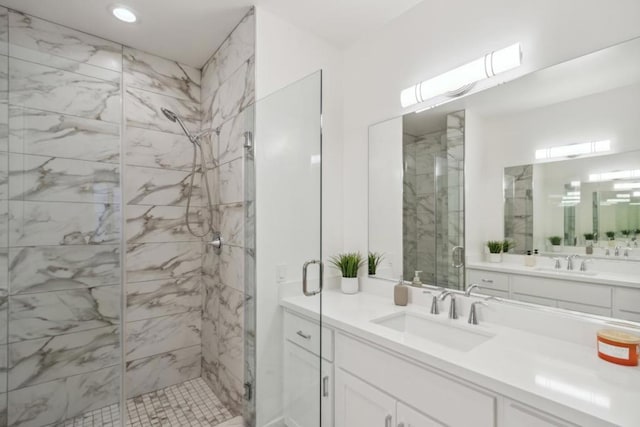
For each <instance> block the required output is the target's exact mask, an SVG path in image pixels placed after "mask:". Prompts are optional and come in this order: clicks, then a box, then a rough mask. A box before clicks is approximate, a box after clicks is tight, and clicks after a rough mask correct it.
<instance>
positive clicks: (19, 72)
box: [9, 59, 121, 123]
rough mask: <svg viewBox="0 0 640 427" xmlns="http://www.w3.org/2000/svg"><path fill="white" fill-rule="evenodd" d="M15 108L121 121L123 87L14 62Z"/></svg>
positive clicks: (11, 70)
mask: <svg viewBox="0 0 640 427" xmlns="http://www.w3.org/2000/svg"><path fill="white" fill-rule="evenodd" d="M9 84H10V85H11V91H10V93H9V102H10V103H11V104H12V105H17V106H22V107H26V108H34V109H39V110H46V111H51V112H56V113H64V114H69V115H73V116H80V117H84V118H88V119H99V120H104V121H107V122H113V123H119V122H120V111H121V110H120V108H121V107H120V84H119V83H114V82H110V81H106V80H101V79H96V78H95V77H89V76H85V75H82V74H76V73H72V72H69V71H64V70H58V69H57V68H52V67H48V66H46V65H40V64H34V63H31V62H25V61H21V60H18V59H12V60H11V62H10V64H9Z"/></svg>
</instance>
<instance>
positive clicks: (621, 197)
mask: <svg viewBox="0 0 640 427" xmlns="http://www.w3.org/2000/svg"><path fill="white" fill-rule="evenodd" d="M616 197H617V198H618V199H629V198H631V194H629V193H626V194H616Z"/></svg>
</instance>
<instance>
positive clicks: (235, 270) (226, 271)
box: [219, 245, 244, 292]
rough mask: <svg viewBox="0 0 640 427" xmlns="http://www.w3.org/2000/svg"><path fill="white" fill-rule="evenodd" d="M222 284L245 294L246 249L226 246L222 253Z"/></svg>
mask: <svg viewBox="0 0 640 427" xmlns="http://www.w3.org/2000/svg"><path fill="white" fill-rule="evenodd" d="M219 268H220V270H219V274H220V282H221V283H222V284H223V285H225V286H229V287H231V288H234V289H236V290H238V291H242V292H244V248H241V247H237V246H230V245H226V246H223V247H222V251H221V253H220V267H219Z"/></svg>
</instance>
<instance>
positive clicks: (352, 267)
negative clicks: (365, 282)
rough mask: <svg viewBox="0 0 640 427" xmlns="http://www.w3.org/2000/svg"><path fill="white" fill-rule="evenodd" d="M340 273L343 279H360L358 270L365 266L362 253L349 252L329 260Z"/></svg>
mask: <svg viewBox="0 0 640 427" xmlns="http://www.w3.org/2000/svg"><path fill="white" fill-rule="evenodd" d="M329 262H330V263H331V264H333V265H334V266H335V267H336V268H337V269H338V270H340V272H341V273H342V277H358V269H359V268H360V267H362V266H363V265H364V257H363V256H362V255H361V254H360V252H348V253H344V254H338V255H336V256H332V257H331V258H329Z"/></svg>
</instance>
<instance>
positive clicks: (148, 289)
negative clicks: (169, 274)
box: [127, 275, 202, 322]
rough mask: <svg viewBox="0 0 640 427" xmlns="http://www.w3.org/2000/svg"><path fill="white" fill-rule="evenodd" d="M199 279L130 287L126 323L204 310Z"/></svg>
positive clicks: (191, 278) (162, 281) (182, 278)
mask: <svg viewBox="0 0 640 427" xmlns="http://www.w3.org/2000/svg"><path fill="white" fill-rule="evenodd" d="M201 289H202V288H201V280H200V277H199V276H198V275H194V276H187V277H180V278H177V279H165V280H152V281H149V282H140V283H129V284H127V321H128V322H133V321H136V320H144V319H150V318H153V317H161V316H167V315H170V314H179V313H185V312H187V311H197V312H200V310H201V303H202V290H201Z"/></svg>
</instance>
